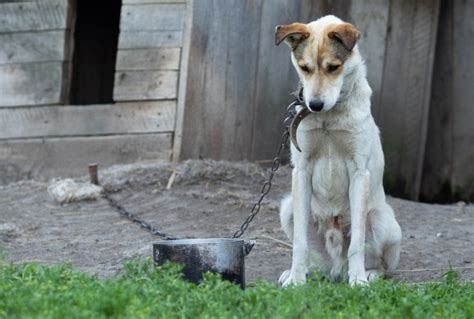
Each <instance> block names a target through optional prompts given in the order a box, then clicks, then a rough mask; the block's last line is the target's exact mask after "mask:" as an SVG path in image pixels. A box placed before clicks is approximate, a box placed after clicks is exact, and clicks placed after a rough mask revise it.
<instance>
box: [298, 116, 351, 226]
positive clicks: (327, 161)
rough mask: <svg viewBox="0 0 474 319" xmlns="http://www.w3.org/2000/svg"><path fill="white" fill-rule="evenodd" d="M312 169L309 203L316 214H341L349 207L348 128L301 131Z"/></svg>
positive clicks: (349, 139)
mask: <svg viewBox="0 0 474 319" xmlns="http://www.w3.org/2000/svg"><path fill="white" fill-rule="evenodd" d="M302 135H303V136H302V142H303V143H302V147H305V148H304V150H306V151H309V153H307V154H309V157H308V161H309V162H307V165H309V166H310V167H311V168H312V206H313V208H314V209H313V212H314V213H315V214H317V215H318V217H323V218H324V217H329V216H340V215H345V214H346V213H347V212H348V210H349V185H350V176H351V174H353V167H354V166H353V164H352V158H353V143H352V135H351V134H350V132H349V131H344V130H334V129H330V128H327V127H325V126H324V124H323V125H322V126H321V128H317V129H313V130H310V131H306V132H304V134H302Z"/></svg>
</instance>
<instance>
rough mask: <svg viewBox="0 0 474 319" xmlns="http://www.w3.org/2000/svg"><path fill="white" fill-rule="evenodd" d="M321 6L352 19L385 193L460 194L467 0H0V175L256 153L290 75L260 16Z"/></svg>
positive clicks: (466, 183) (271, 19)
mask: <svg viewBox="0 0 474 319" xmlns="http://www.w3.org/2000/svg"><path fill="white" fill-rule="evenodd" d="M326 14H334V15H337V16H339V17H340V18H342V19H343V20H346V21H348V22H351V23H353V24H355V25H356V27H357V28H358V29H359V30H360V31H361V33H362V37H361V40H360V42H359V45H360V49H361V51H362V54H363V56H364V57H365V58H366V62H367V70H368V78H369V83H370V85H371V86H372V89H373V91H374V95H373V97H372V112H373V115H374V117H375V120H376V122H377V124H378V125H379V126H380V128H381V131H382V142H383V147H384V151H385V158H386V174H385V184H386V188H387V191H388V193H390V194H392V195H394V196H400V197H404V198H409V199H414V200H422V201H431V202H452V201H457V200H464V201H469V200H471V201H472V200H473V199H474V129H473V128H474V124H473V120H474V107H473V106H472V101H474V87H473V84H474V20H473V19H472V18H471V17H472V16H474V1H467V0H452V1H448V0H366V1H356V0H341V1H335V0H334V1H330V0H312V1H310V0H304V1H303V0H301V1H299V0H214V1H212V0H187V1H186V0H122V1H119V0H116V1H110V0H109V1H105V0H102V1H91V0H37V1H27V0H25V1H23V0H0V182H1V183H4V184H5V183H9V182H12V181H17V180H21V179H26V178H35V179H44V178H51V177H54V176H75V175H78V174H79V175H80V174H82V173H83V172H84V168H85V167H86V165H87V163H90V162H99V163H100V164H101V165H102V166H105V167H106V166H110V165H113V164H118V163H132V162H136V161H179V160H184V159H189V158H194V159H196V158H212V159H223V160H232V161H240V160H247V161H258V162H259V163H265V162H267V160H270V159H272V157H273V155H274V152H275V151H276V149H277V146H278V143H279V139H280V135H281V132H282V129H283V125H282V120H283V119H284V118H285V117H286V106H287V104H288V103H289V102H290V101H291V99H292V97H291V96H290V92H292V91H294V90H295V88H296V86H297V77H296V73H295V71H294V70H293V68H292V66H291V64H290V55H289V51H288V49H287V48H286V47H275V45H274V28H275V26H276V25H278V24H287V23H291V22H295V21H300V22H310V21H312V20H315V19H317V18H319V17H321V16H323V15H326Z"/></svg>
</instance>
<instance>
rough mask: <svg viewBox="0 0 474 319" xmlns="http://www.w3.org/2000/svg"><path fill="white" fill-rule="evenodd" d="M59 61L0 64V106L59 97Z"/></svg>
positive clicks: (54, 101)
mask: <svg viewBox="0 0 474 319" xmlns="http://www.w3.org/2000/svg"><path fill="white" fill-rule="evenodd" d="M62 77H63V63H62V62H40V63H23V64H11V65H8V64H7V65H0V107H2V106H18V105H37V104H58V103H61V102H62V101H63V97H62V95H61V92H62Z"/></svg>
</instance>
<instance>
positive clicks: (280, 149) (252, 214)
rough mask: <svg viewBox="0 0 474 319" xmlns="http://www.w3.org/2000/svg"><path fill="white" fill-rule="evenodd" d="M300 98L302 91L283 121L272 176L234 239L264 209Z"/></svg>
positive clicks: (300, 101) (289, 107)
mask: <svg viewBox="0 0 474 319" xmlns="http://www.w3.org/2000/svg"><path fill="white" fill-rule="evenodd" d="M300 96H301V91H300V94H299V97H298V98H296V99H295V100H294V101H293V102H292V103H291V104H290V105H289V106H288V108H287V111H288V117H287V118H286V119H285V120H284V121H283V124H285V130H284V131H283V134H282V135H281V140H280V145H279V146H278V151H277V153H276V155H275V157H274V158H273V163H272V167H271V169H270V175H269V176H268V179H267V180H266V181H265V182H264V183H263V185H262V190H261V191H260V197H259V199H258V201H257V202H256V203H255V204H254V205H253V206H252V210H251V211H250V214H249V215H248V216H247V218H246V219H245V221H244V222H243V223H242V225H241V226H240V228H239V229H238V230H237V231H236V232H235V233H234V236H232V237H233V238H240V237H241V236H242V235H243V234H244V233H245V231H246V230H247V228H248V227H249V225H250V223H251V222H252V220H253V219H254V218H255V216H257V214H258V213H259V212H260V208H262V201H263V199H264V198H265V196H267V195H268V193H269V192H270V189H271V188H272V180H273V176H275V173H276V171H277V170H278V168H279V167H280V164H281V154H282V152H283V150H284V149H285V148H286V146H287V145H288V139H289V137H290V126H289V125H288V124H287V123H289V122H291V120H292V119H293V118H294V117H295V115H296V110H295V108H296V106H297V105H301V104H302V103H303V102H302V99H301V98H300Z"/></svg>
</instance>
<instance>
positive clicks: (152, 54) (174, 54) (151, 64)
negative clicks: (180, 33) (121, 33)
mask: <svg viewBox="0 0 474 319" xmlns="http://www.w3.org/2000/svg"><path fill="white" fill-rule="evenodd" d="M180 56H181V49H180V48H158V49H134V50H119V51H118V52H117V66H116V69H117V70H120V71H136V70H178V69H179V61H180Z"/></svg>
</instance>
